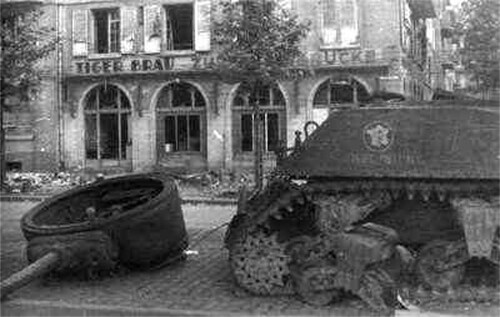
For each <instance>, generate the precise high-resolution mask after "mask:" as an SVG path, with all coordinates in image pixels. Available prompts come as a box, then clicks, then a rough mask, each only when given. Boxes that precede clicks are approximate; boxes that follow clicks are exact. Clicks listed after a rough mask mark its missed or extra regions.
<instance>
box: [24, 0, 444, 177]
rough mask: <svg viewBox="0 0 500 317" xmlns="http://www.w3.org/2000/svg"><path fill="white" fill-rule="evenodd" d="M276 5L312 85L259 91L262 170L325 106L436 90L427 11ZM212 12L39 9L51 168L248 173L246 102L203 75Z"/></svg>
mask: <svg viewBox="0 0 500 317" xmlns="http://www.w3.org/2000/svg"><path fill="white" fill-rule="evenodd" d="M281 2H282V4H283V5H284V6H286V7H287V8H288V9H290V10H291V11H293V12H294V13H296V14H298V15H299V17H300V19H302V20H304V21H311V22H312V24H311V31H310V32H309V35H308V37H307V38H306V39H305V40H304V42H303V43H302V47H303V50H304V52H305V55H306V60H305V62H307V63H308V64H309V65H310V67H311V68H312V69H313V70H314V75H313V76H308V77H306V78H304V79H297V80H290V81H280V82H277V83H276V85H274V86H272V87H267V88H264V89H262V91H261V92H259V100H260V104H261V108H262V111H263V114H262V117H261V119H262V120H263V125H264V133H263V134H264V161H265V165H266V166H267V167H268V168H270V167H272V166H273V165H274V164H275V153H274V151H275V150H276V149H277V147H278V145H279V144H286V145H288V146H289V147H291V146H293V144H294V141H295V132H296V131H297V130H300V131H303V127H304V124H305V123H306V122H308V121H316V122H318V123H321V122H322V121H323V120H324V119H325V118H326V117H327V116H328V114H329V112H330V111H332V109H334V108H335V107H339V106H357V105H359V104H361V103H363V100H366V99H367V98H368V97H369V96H370V95H371V94H372V93H373V92H376V91H390V92H397V93H401V94H404V95H406V96H407V97H408V98H414V99H425V98H430V95H431V92H432V89H434V88H436V85H439V84H440V80H439V79H438V78H437V77H436V74H440V73H441V70H440V69H439V70H436V69H435V68H436V67H437V68H439V67H441V65H440V63H439V62H433V59H432V56H433V55H432V53H433V50H434V49H437V48H436V46H435V43H434V42H439V38H436V36H435V35H436V34H438V33H439V30H438V25H437V26H435V25H433V24H432V20H433V19H435V18H436V5H435V3H434V2H435V1H434V2H433V1H431V0H418V1H416V0H314V1H299V0H288V1H281ZM216 5H217V1H216V0H157V1H127V0H120V1H106V0H103V1H96V0H92V1H90V0H89V1H87V0H65V1H63V0H60V1H46V2H44V8H45V10H46V11H48V12H50V13H49V16H51V17H52V18H55V20H56V22H55V23H56V27H57V29H58V30H59V32H60V33H61V35H62V36H63V38H64V39H65V41H64V43H63V45H62V49H61V50H60V51H58V52H57V53H56V54H55V58H54V59H53V60H52V61H51V63H53V64H52V65H51V66H52V67H53V68H52V70H53V72H54V74H53V75H51V77H50V78H48V80H47V81H48V82H50V83H51V85H53V86H52V87H51V88H50V90H51V91H52V94H51V98H49V99H43V100H39V101H37V102H38V103H39V104H40V105H41V108H42V109H44V108H50V109H51V110H50V112H51V114H50V115H51V116H52V118H53V119H52V121H51V122H52V125H51V126H49V127H48V129H49V134H47V135H48V138H49V139H50V142H52V143H51V145H50V146H48V147H50V151H49V150H47V152H49V153H51V155H53V157H54V159H53V162H58V163H59V164H58V165H59V166H63V167H64V168H69V169H73V168H85V169H89V170H97V171H104V172H107V171H117V172H127V171H144V170H148V169H151V168H153V167H155V166H161V167H163V168H167V169H174V170H178V171H197V170H207V169H210V170H232V171H239V170H244V169H247V168H252V167H253V158H254V155H253V151H254V149H255V140H254V135H253V130H252V129H253V120H254V119H255V118H254V117H253V115H252V109H251V108H250V107H249V105H248V96H245V95H243V94H242V93H241V92H240V90H239V85H238V84H228V83H225V82H222V81H219V80H217V78H216V76H215V75H214V74H213V73H211V71H210V65H211V63H213V62H214V57H213V55H212V54H211V52H212V51H213V49H214V47H213V43H211V34H210V21H211V18H212V9H214V8H215V6H216ZM433 26H434V27H435V28H436V29H433V28H432V27H433ZM429 29H431V31H429ZM433 35H434V37H432V36H433ZM433 45H434V47H433ZM38 133H40V135H42V134H43V133H45V132H43V133H42V131H40V132H37V135H38ZM43 135H44V134H43ZM23 164H24V163H23Z"/></svg>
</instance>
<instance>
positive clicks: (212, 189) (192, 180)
mask: <svg viewBox="0 0 500 317" xmlns="http://www.w3.org/2000/svg"><path fill="white" fill-rule="evenodd" d="M173 177H174V178H175V179H176V182H177V186H178V188H179V190H180V191H181V192H182V193H185V194H186V195H187V196H190V195H193V194H196V195H201V196H206V197H224V198H236V197H237V196H238V192H239V190H240V189H241V187H242V186H246V187H247V188H250V189H251V188H253V186H254V181H253V177H252V175H251V173H248V174H246V173H240V174H239V175H235V174H233V173H216V172H213V171H208V172H203V173H196V174H189V175H173Z"/></svg>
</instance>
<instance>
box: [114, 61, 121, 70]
mask: <svg viewBox="0 0 500 317" xmlns="http://www.w3.org/2000/svg"><path fill="white" fill-rule="evenodd" d="M122 70H123V63H122V62H121V61H113V72H115V73H117V72H121V71H122Z"/></svg>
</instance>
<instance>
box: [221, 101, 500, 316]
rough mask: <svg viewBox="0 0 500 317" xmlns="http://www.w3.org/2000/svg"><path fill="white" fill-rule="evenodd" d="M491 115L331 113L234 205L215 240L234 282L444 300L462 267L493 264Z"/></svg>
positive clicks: (406, 107) (495, 114)
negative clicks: (409, 280)
mask: <svg viewBox="0 0 500 317" xmlns="http://www.w3.org/2000/svg"><path fill="white" fill-rule="evenodd" d="M499 113H500V112H499V107H498V105H492V104H485V103H481V102H478V101H457V100H449V101H433V102H425V103H415V102H407V101H402V102H397V103H389V102H378V103H374V104H369V105H364V106H360V107H355V108H353V107H350V108H340V109H335V110H334V111H332V113H331V114H330V116H329V117H328V119H327V120H326V121H325V122H324V123H323V124H321V126H319V127H317V129H316V130H315V131H314V132H313V133H312V134H311V135H310V136H308V137H307V138H306V139H305V141H304V142H303V143H302V144H301V145H300V147H296V148H295V149H294V151H293V152H292V153H291V154H290V155H289V156H286V157H282V158H281V159H280V161H279V163H278V167H277V170H276V173H275V174H276V176H275V177H274V178H273V179H272V180H271V181H270V182H269V185H268V186H267V188H266V189H265V190H264V191H262V192H260V193H257V194H255V195H253V196H252V197H251V198H250V199H248V200H247V199H245V198H244V197H243V198H242V199H241V200H240V204H239V209H238V214H237V215H236V216H235V217H234V218H233V220H232V222H231V225H230V228H229V230H228V233H227V236H226V246H227V247H228V249H229V253H230V263H231V268H232V270H233V273H234V276H235V279H236V281H237V283H238V284H239V285H241V286H242V287H244V288H245V289H247V290H249V291H251V292H253V293H257V294H269V295H271V294H291V293H299V294H300V295H301V296H302V298H303V299H304V300H306V301H308V302H310V303H315V304H327V303H330V302H332V301H333V300H334V299H335V298H337V297H338V295H339V294H340V293H341V292H344V291H349V292H352V293H355V294H357V295H359V296H360V297H361V298H362V299H363V300H365V301H366V302H367V303H369V304H370V306H372V307H373V308H376V309H390V308H391V307H393V305H394V304H395V297H396V295H395V294H396V289H397V285H398V283H399V281H400V280H401V279H403V278H405V277H408V276H417V277H418V279H419V281H420V283H423V284H424V285H426V286H427V287H432V288H434V289H440V290H443V289H448V288H453V287H454V286H456V285H457V284H458V283H459V282H460V281H461V279H462V277H463V274H464V271H465V264H466V262H468V261H469V260H470V259H471V258H473V257H477V258H485V259H487V260H488V261H490V262H493V263H495V264H496V265H498V264H499V262H500V247H499V240H500V226H499V221H500V216H499V214H500V211H499V206H500V203H499V180H500V175H499V173H500V171H499V159H500V156H499V155H500V152H499V150H500V149H499V138H500V136H499V126H500V116H499ZM243 196H244V195H243Z"/></svg>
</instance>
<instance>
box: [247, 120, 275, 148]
mask: <svg viewBox="0 0 500 317" xmlns="http://www.w3.org/2000/svg"><path fill="white" fill-rule="evenodd" d="M278 118H279V114H278V113H264V114H261V115H260V120H261V122H262V123H263V127H264V131H263V133H262V134H263V150H264V151H266V152H274V151H275V150H277V149H278V144H279V120H278ZM253 119H254V116H253V115H252V114H242V115H241V151H242V152H251V151H253V149H254V147H255V144H254V138H253V124H254V123H253Z"/></svg>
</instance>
